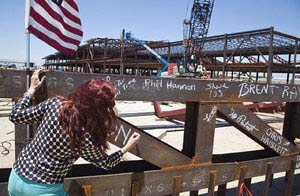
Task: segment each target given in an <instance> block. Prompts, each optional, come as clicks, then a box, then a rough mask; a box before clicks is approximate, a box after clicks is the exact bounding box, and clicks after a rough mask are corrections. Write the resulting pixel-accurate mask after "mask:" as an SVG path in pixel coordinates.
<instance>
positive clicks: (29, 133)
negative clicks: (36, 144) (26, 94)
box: [25, 0, 32, 141]
mask: <svg viewBox="0 0 300 196" xmlns="http://www.w3.org/2000/svg"><path fill="white" fill-rule="evenodd" d="M29 17H30V0H26V1H25V34H26V66H25V68H26V90H27V89H29V86H30V33H29V31H28V30H27V27H28V25H29ZM26 131H27V132H26V133H27V134H26V135H27V138H26V139H27V141H29V140H30V139H31V138H32V127H31V126H30V125H27V126H26Z"/></svg>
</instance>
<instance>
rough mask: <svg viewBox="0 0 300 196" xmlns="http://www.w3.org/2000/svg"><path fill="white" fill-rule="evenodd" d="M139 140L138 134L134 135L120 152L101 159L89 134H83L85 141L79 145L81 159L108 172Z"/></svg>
mask: <svg viewBox="0 0 300 196" xmlns="http://www.w3.org/2000/svg"><path fill="white" fill-rule="evenodd" d="M139 139H140V135H139V134H138V133H134V134H133V135H132V136H131V137H130V139H129V140H128V142H127V144H126V145H125V146H124V147H123V148H122V149H121V150H119V151H117V152H114V153H113V154H110V155H108V156H106V157H103V156H102V155H101V153H100V151H99V149H98V147H96V146H95V145H93V144H92V138H91V136H90V135H89V134H85V141H84V142H83V144H82V145H81V157H82V158H83V159H85V160H87V161H89V162H91V163H92V164H94V165H95V166H97V167H100V168H103V169H106V170H109V169H111V168H113V167H114V166H116V165H117V164H118V163H119V162H120V160H121V157H122V156H123V154H125V153H126V152H128V151H129V150H130V149H132V148H133V147H134V146H135V145H136V144H137V143H138V141H139Z"/></svg>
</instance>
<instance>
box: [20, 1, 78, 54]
mask: <svg viewBox="0 0 300 196" xmlns="http://www.w3.org/2000/svg"><path fill="white" fill-rule="evenodd" d="M27 1H29V2H27V9H28V10H26V14H27V15H28V16H27V17H28V18H26V24H25V25H26V29H27V30H28V31H29V33H31V34H33V35H35V36H36V37H38V38H39V39H41V40H43V41H44V42H46V43H47V44H49V45H50V46H52V47H53V48H55V49H57V50H58V51H60V52H62V53H65V54H69V55H70V54H74V52H75V51H76V50H77V48H78V46H79V44H80V41H81V39H82V35H83V33H82V27H81V21H80V17H79V11H78V6H77V4H76V1H75V0H27Z"/></svg>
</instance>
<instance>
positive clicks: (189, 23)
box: [183, 0, 214, 73]
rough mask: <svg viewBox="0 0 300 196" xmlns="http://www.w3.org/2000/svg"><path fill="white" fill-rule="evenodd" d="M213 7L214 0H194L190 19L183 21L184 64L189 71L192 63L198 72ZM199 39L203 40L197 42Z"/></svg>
mask: <svg viewBox="0 0 300 196" xmlns="http://www.w3.org/2000/svg"><path fill="white" fill-rule="evenodd" d="M213 7H214V0H194V3H193V7H192V10H191V16H190V19H184V21H183V25H184V27H183V43H184V46H185V51H184V52H185V53H184V64H185V69H186V71H187V72H188V71H189V70H188V65H192V66H193V69H194V72H195V73H196V68H197V67H196V66H197V64H198V63H200V62H199V60H200V58H201V57H202V51H203V46H204V42H203V38H205V37H206V36H207V33H208V29H209V24H210V18H211V14H212V10H213ZM198 39H202V41H200V42H199V41H198V42H197V40H198Z"/></svg>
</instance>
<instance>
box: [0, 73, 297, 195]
mask: <svg viewBox="0 0 300 196" xmlns="http://www.w3.org/2000/svg"><path fill="white" fill-rule="evenodd" d="M46 76H47V81H46V84H45V85H44V86H43V87H42V89H41V90H40V91H39V92H37V95H36V96H35V99H34V101H35V104H36V103H39V102H40V101H43V100H44V99H46V98H48V97H53V96H56V95H67V94H69V93H71V92H72V91H73V90H74V89H75V88H76V87H77V86H78V85H79V84H81V83H82V82H84V81H86V80H88V79H90V78H93V77H98V78H102V79H105V80H108V81H110V82H113V83H114V84H115V85H116V89H117V90H116V93H117V96H116V99H117V100H135V101H136V100H139V101H180V102H186V117H185V127H184V136H183V137H184V138H183V148H182V150H181V151H179V150H177V149H175V148H173V147H172V146H170V145H169V144H167V143H164V142H162V141H160V140H159V139H157V138H155V137H153V136H151V135H149V134H147V133H146V132H145V131H143V130H141V129H139V128H137V127H136V126H134V125H133V124H130V123H128V122H126V121H125V120H123V119H121V118H120V119H119V120H118V123H117V126H116V134H114V135H112V138H111V142H112V143H114V144H115V145H117V146H122V145H123V143H124V142H126V140H127V139H128V136H130V135H131V134H132V133H133V132H134V131H136V132H138V133H140V134H141V142H140V144H141V145H138V146H137V147H136V148H135V149H133V150H132V151H131V153H133V154H135V155H137V156H139V157H141V158H142V159H143V160H142V161H133V162H131V161H125V162H123V163H121V165H120V166H119V167H117V168H115V169H114V170H112V171H109V172H105V171H102V170H95V168H92V167H91V166H89V165H79V166H76V167H74V170H72V172H71V174H70V176H69V178H67V180H66V181H65V187H66V189H67V190H68V192H69V194H70V195H75V196H77V195H86V196H87V195H92V194H93V195H99V196H100V195H170V194H172V195H179V193H180V192H182V191H192V192H191V195H194V193H195V191H196V192H197V190H199V189H202V188H208V195H214V189H215V186H218V195H225V193H226V184H227V183H229V182H232V181H234V180H238V182H239V186H240V185H241V184H242V183H243V182H246V183H247V184H248V185H249V186H250V183H251V178H253V177H256V176H265V184H264V188H263V189H261V192H260V194H263V195H269V194H272V193H274V192H272V191H274V190H272V188H271V186H270V185H271V184H272V179H273V174H275V173H277V172H286V183H285V187H284V188H283V189H282V190H281V193H282V194H284V195H296V194H299V193H300V190H295V189H293V184H294V183H295V184H299V182H298V181H296V182H294V179H296V178H294V177H295V176H294V172H295V169H297V168H299V167H300V152H299V149H297V148H296V147H295V145H294V144H293V142H292V141H293V139H294V138H295V137H299V135H300V125H299V117H300V112H299V111H300V101H299V100H300V86H299V85H285V84H270V83H248V82H232V81H224V80H223V81H221V80H209V79H207V80H197V79H183V78H154V77H141V76H120V75H102V74H83V73H75V72H73V73H66V72H50V71H49V72H47V73H46ZM25 82H26V73H25V71H16V70H0V97H4V98H14V99H15V98H17V97H20V96H21V95H22V93H23V92H24V91H25V89H26V84H25ZM8 89H9V90H8ZM265 101H267V102H270V101H271V102H286V107H287V108H286V112H285V118H284V127H283V133H282V134H279V133H278V132H277V131H276V130H274V128H272V127H270V126H269V125H268V124H266V123H265V122H264V121H263V120H261V119H260V118H259V117H257V116H256V115H255V114H254V113H252V112H251V111H249V110H247V109H246V108H245V107H244V106H243V105H242V102H265ZM216 115H218V116H221V117H222V118H223V119H225V120H226V121H227V122H228V123H230V124H231V125H233V126H234V127H236V128H237V129H238V130H240V131H241V132H243V133H244V134H246V135H247V136H248V137H250V138H251V139H253V140H254V141H255V142H257V143H258V144H259V145H261V146H263V147H264V150H259V151H250V152H238V153H231V154H218V155H214V154H213V143H214V133H215V123H216ZM0 126H1V125H0ZM23 129H24V127H22V126H17V127H16V149H17V152H20V149H21V148H22V147H23V145H24V144H22V143H18V141H19V140H20V139H22V138H25V137H26V136H25V135H24V134H26V132H25V131H22V130H23ZM9 171H10V169H0V172H1V175H0V180H1V183H0V194H1V195H3V196H6V195H7V180H8V174H9ZM82 190H83V191H82ZM275 191H276V193H278V192H277V191H278V190H275ZM237 194H238V190H237V193H236V195H237Z"/></svg>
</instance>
